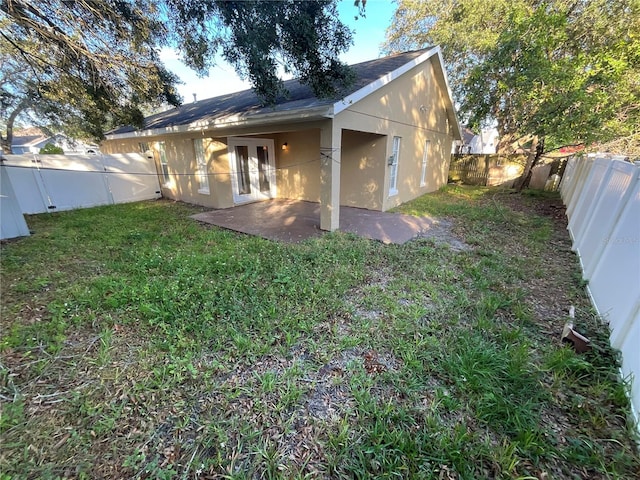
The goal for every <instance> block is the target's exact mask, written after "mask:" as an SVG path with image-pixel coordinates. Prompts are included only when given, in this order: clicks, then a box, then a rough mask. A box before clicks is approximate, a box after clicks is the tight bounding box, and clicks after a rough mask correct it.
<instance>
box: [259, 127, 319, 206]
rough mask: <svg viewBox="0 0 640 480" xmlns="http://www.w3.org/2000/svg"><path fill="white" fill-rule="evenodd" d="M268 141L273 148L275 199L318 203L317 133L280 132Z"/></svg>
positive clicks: (307, 131)
mask: <svg viewBox="0 0 640 480" xmlns="http://www.w3.org/2000/svg"><path fill="white" fill-rule="evenodd" d="M271 138H273V139H274V140H275V145H276V169H277V170H276V188H277V196H278V197H279V198H291V199H296V200H306V201H309V202H319V201H320V156H319V155H320V153H319V152H320V130H317V129H312V130H302V131H297V132H284V133H279V134H277V135H271ZM284 143H287V147H286V150H283V149H282V145H283V144H284Z"/></svg>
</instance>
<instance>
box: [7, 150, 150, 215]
mask: <svg viewBox="0 0 640 480" xmlns="http://www.w3.org/2000/svg"><path fill="white" fill-rule="evenodd" d="M2 158H3V165H4V167H3V173H6V174H7V175H8V177H9V180H10V182H11V184H12V185H13V190H14V192H15V194H16V197H17V199H18V204H19V205H20V209H21V211H22V213H27V214H32V213H43V212H59V211H63V210H72V209H75V208H86V207H95V206H98V205H109V204H114V203H126V202H135V201H140V200H150V199H154V198H160V197H161V192H160V184H159V181H158V175H157V172H156V167H155V163H154V160H153V158H147V157H146V156H143V155H140V154H137V153H127V154H119V155H32V154H27V155H4V156H3V157H2Z"/></svg>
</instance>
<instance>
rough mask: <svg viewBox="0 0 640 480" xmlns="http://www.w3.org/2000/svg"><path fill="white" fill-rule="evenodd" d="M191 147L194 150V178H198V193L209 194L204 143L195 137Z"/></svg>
mask: <svg viewBox="0 0 640 480" xmlns="http://www.w3.org/2000/svg"><path fill="white" fill-rule="evenodd" d="M193 149H194V150H195V152H196V179H197V180H198V193H204V194H206V195H209V175H208V172H207V159H206V157H205V154H204V144H203V141H202V139H201V138H196V139H195V140H194V141H193Z"/></svg>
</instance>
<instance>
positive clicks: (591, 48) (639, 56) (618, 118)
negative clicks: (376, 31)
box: [386, 0, 640, 148]
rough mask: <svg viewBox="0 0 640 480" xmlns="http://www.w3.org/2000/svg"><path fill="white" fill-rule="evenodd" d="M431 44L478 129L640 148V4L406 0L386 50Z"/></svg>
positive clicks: (549, 142) (552, 141) (623, 0)
mask: <svg viewBox="0 0 640 480" xmlns="http://www.w3.org/2000/svg"><path fill="white" fill-rule="evenodd" d="M429 44H439V45H441V46H442V48H443V54H444V56H445V59H446V60H447V63H448V66H449V68H450V76H451V82H452V86H453V88H454V91H455V94H456V96H457V99H458V100H459V102H460V108H461V112H462V114H463V116H464V117H465V118H466V119H467V120H468V121H469V123H470V124H472V125H474V126H479V124H481V123H483V122H487V121H490V120H497V121H498V125H499V128H500V130H501V133H502V134H503V135H504V134H516V135H533V136H536V137H540V138H544V139H546V142H545V143H544V145H546V147H547V148H549V147H551V148H553V147H556V146H559V145H562V144H571V143H586V144H590V143H592V142H598V141H599V142H605V141H610V140H612V139H620V138H625V139H627V141H626V142H625V144H626V145H628V146H630V145H632V144H635V145H636V147H635V148H637V145H638V144H639V143H640V131H639V128H640V127H639V126H640V74H639V73H638V65H640V0H548V1H538V0H513V1H512V0H508V1H505V0H420V1H419V0H399V2H398V9H397V10H396V12H395V17H394V22H393V24H392V26H391V27H390V28H389V30H388V32H387V42H386V49H387V50H389V51H396V50H406V49H410V48H419V47H423V46H425V45H429Z"/></svg>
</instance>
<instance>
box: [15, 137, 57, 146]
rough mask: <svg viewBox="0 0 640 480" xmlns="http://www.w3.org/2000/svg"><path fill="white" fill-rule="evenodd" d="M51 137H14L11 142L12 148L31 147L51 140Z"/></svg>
mask: <svg viewBox="0 0 640 480" xmlns="http://www.w3.org/2000/svg"><path fill="white" fill-rule="evenodd" d="M50 138H51V137H47V136H45V135H17V136H16V135H14V137H13V139H12V140H11V146H12V147H31V146H34V145H38V144H39V143H41V142H44V141H47V140H49V139H50Z"/></svg>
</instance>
